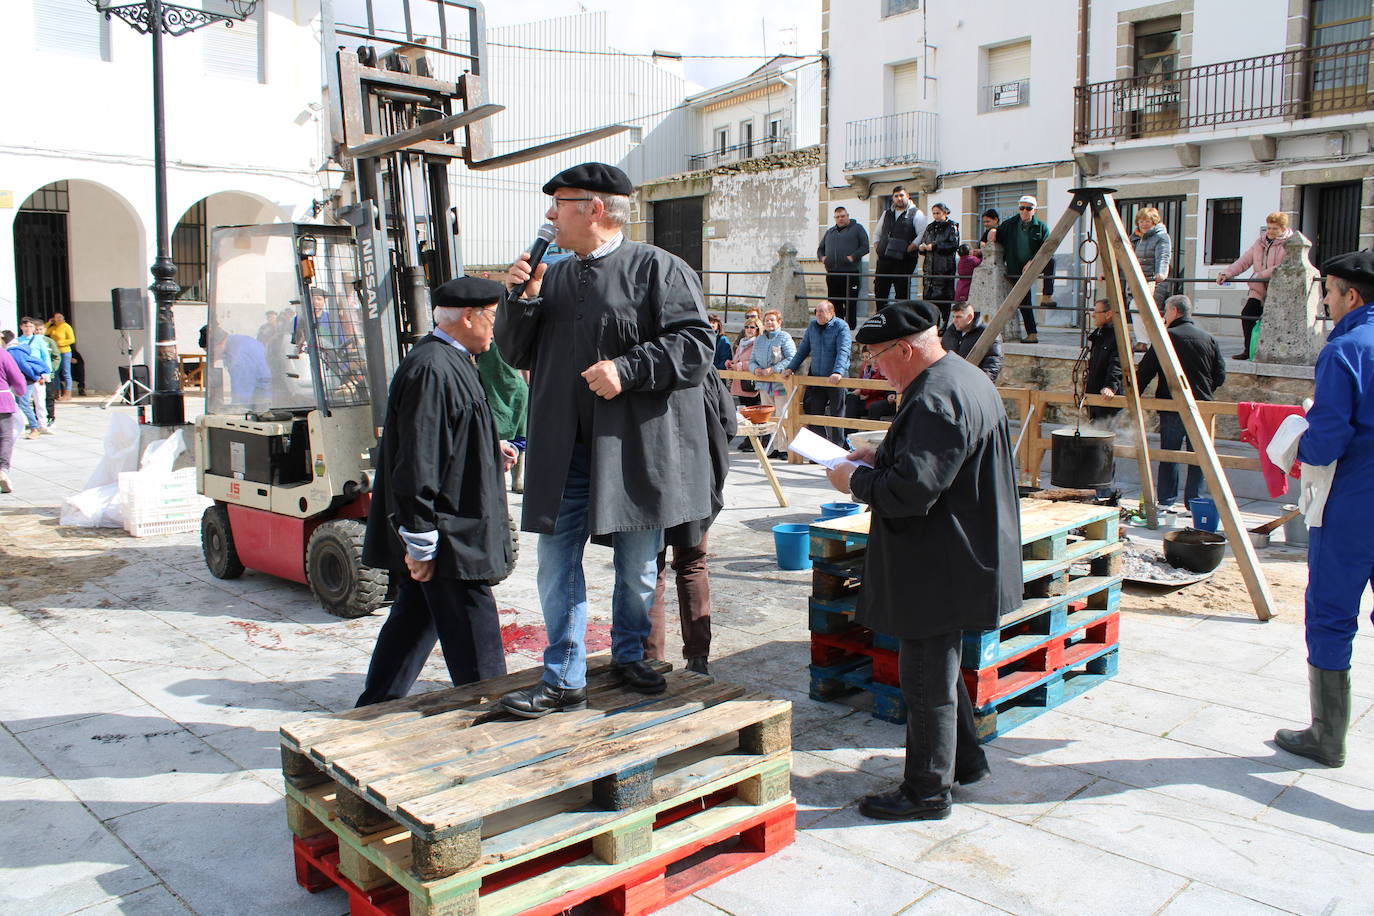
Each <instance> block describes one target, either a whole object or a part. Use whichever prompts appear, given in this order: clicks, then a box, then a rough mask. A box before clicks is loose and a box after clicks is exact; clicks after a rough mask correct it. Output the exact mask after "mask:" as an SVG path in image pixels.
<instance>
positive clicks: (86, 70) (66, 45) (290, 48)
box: [0, 0, 328, 391]
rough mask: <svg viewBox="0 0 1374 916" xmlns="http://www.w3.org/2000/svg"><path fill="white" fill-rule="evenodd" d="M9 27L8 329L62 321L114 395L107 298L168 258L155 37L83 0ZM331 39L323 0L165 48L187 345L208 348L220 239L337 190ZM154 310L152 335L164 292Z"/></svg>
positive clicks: (5, 168)
mask: <svg viewBox="0 0 1374 916" xmlns="http://www.w3.org/2000/svg"><path fill="white" fill-rule="evenodd" d="M206 8H212V7H211V6H210V3H209V2H208V0H207V7H206ZM0 24H3V28H4V31H5V34H6V35H7V36H8V38H9V46H10V50H9V53H8V54H7V56H6V60H5V63H4V64H3V71H4V74H5V76H6V77H7V78H6V80H5V82H6V85H8V86H9V87H11V91H10V94H9V96H8V99H7V102H6V118H5V122H6V130H5V132H4V136H3V138H2V139H0V327H3V328H9V329H15V328H16V322H17V319H18V317H20V316H21V314H32V315H34V316H35V317H47V316H48V315H50V314H51V313H52V312H54V311H59V312H64V313H66V315H67V317H68V318H69V320H71V321H72V324H73V326H74V327H75V329H76V334H77V349H78V350H80V351H81V354H82V356H83V358H84V359H85V361H86V368H87V378H86V384H87V386H88V387H90V388H93V389H96V390H105V391H108V390H111V389H113V388H114V387H116V386H117V385H118V375H117V371H116V370H117V367H118V366H120V365H123V364H124V361H125V357H124V356H123V355H122V354H121V352H120V339H119V335H118V333H117V332H116V331H115V330H114V327H113V320H112V317H111V315H112V308H111V304H110V290H111V288H114V287H139V288H146V287H147V286H148V285H149V284H150V282H151V277H150V276H149V273H148V268H149V265H150V264H151V263H152V261H153V258H154V257H155V254H156V252H155V250H154V249H155V232H154V226H155V209H154V199H153V169H152V82H151V80H152V75H151V63H150V40H149V38H148V37H147V36H145V35H140V34H138V33H136V32H135V31H134V30H133V29H131V28H130V27H128V26H127V25H126V24H125V23H123V22H122V21H120V20H118V19H114V20H112V21H108V22H107V21H105V20H104V19H103V18H101V17H100V15H99V14H98V13H97V12H96V11H95V9H94V8H92V6H91V5H90V4H89V3H87V2H86V0H14V2H11V3H7V4H5V5H4V7H3V10H0ZM318 32H319V4H318V2H315V0H264V2H263V3H261V4H260V5H259V9H258V10H257V12H255V13H254V14H253V17H252V18H251V19H250V20H249V21H248V22H245V23H240V24H238V25H237V26H236V27H235V28H234V29H228V28H226V27H225V26H223V25H212V26H208V27H206V28H204V29H201V30H199V31H196V32H193V33H191V34H187V35H183V36H180V37H167V38H165V43H164V67H165V73H166V93H167V94H166V99H167V152H168V213H169V220H170V222H171V224H172V225H173V226H176V227H178V228H177V231H176V232H175V234H174V244H173V249H174V257H175V260H177V261H178V264H179V272H178V277H177V280H178V282H179V283H181V284H182V286H183V293H182V298H181V299H180V300H179V304H178V306H177V309H176V311H177V329H178V337H179V343H180V345H181V349H182V350H184V351H190V352H195V351H197V350H198V349H199V348H198V347H197V346H196V339H197V335H198V333H199V330H200V327H201V325H203V324H204V321H205V305H204V296H205V276H204V271H205V264H204V260H205V258H204V251H205V247H204V243H203V238H204V236H205V234H206V233H207V232H208V231H209V229H210V228H211V227H213V226H215V225H225V224H236V223H254V222H271V221H275V220H281V219H291V218H295V217H299V216H301V215H302V214H309V212H310V205H311V202H312V201H315V200H319V199H322V198H324V197H326V196H328V190H327V189H326V188H324V187H323V186H322V184H323V183H327V182H328V179H327V178H323V177H322V176H321V174H320V171H319V170H320V168H321V166H322V163H323V159H322V153H321V150H322V149H323V148H324V142H323V141H324V136H325V135H324V128H323V126H322V124H321V121H320V108H321V85H322V80H321V76H320V74H321V69H320V66H319V60H320V54H319V38H318ZM34 74H42V76H41V91H19V87H22V86H24V85H31V86H34V88H35V90H37V89H38V86H37V84H36V81H35V77H34V76H33V75H34ZM148 304H149V311H150V317H149V320H148V321H147V322H146V324H147V326H148V327H149V328H151V327H152V322H151V309H152V301H151V295H149V297H148ZM150 333H151V332H150V331H149V332H142V333H140V332H133V333H132V334H131V335H130V336H131V342H132V343H133V345H134V347H135V352H134V362H136V363H146V362H148V361H149V360H148V359H147V358H146V356H145V353H146V346H147V344H148V340H149V337H150Z"/></svg>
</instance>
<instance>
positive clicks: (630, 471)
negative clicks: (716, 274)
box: [496, 240, 715, 535]
mask: <svg viewBox="0 0 1374 916" xmlns="http://www.w3.org/2000/svg"><path fill="white" fill-rule="evenodd" d="M540 292H541V294H542V295H540V296H539V297H538V298H535V299H521V300H515V301H511V300H509V299H508V300H506V301H504V302H503V303H502V305H501V309H500V311H499V312H498V314H497V318H496V342H497V344H498V345H499V346H500V348H501V354H502V355H503V356H504V357H505V358H506V360H507V361H508V362H510V364H511V365H513V366H515V367H516V368H519V369H528V370H530V386H531V391H530V419H529V446H528V449H527V451H526V453H525V461H526V464H527V467H526V474H525V500H524V515H523V518H522V520H521V526H520V527H521V529H522V530H524V531H534V532H538V533H540V534H551V533H553V530H554V523H555V521H556V520H557V518H558V509H559V505H560V503H561V502H562V498H563V485H564V483H565V481H566V480H567V476H568V466H569V465H570V464H571V461H572V454H573V449H574V447H576V446H577V445H578V444H581V445H582V446H583V447H584V448H586V449H587V451H588V455H589V457H590V472H591V493H590V505H589V507H588V527H589V528H590V532H591V534H593V535H602V534H610V533H613V532H616V531H637V530H645V529H651V528H671V527H672V526H674V525H680V524H682V523H683V522H690V521H695V520H697V519H704V518H707V517H709V516H710V515H711V509H712V507H711V490H712V480H711V457H710V454H709V449H708V442H709V437H708V436H707V426H706V410H705V406H704V404H703V402H702V398H703V393H702V384H701V383H702V380H703V379H704V378H705V377H706V371H707V370H708V369H710V368H711V360H712V357H713V356H714V353H715V347H714V343H715V333H714V332H713V331H712V330H711V326H710V324H708V323H707V321H706V309H705V306H704V304H703V302H702V295H701V281H700V280H699V279H698V277H697V275H696V273H695V272H694V271H693V270H692V269H691V268H690V267H688V266H687V264H686V263H685V262H684V261H683V260H682V259H681V258H678V257H676V256H675V255H672V254H669V253H668V252H666V251H664V250H663V249H661V248H655V247H654V246H652V245H645V244H642V243H640V242H631V241H628V240H627V241H624V242H622V243H621V244H620V247H618V248H617V249H615V250H614V251H612V252H611V253H610V254H608V255H606V256H605V257H601V258H596V259H594V260H585V261H584V260H581V259H579V258H576V257H573V258H566V259H564V260H562V261H558V262H557V263H555V264H553V265H551V266H550V267H549V268H548V271H547V273H545V275H544V280H543V286H542V287H541V289H540ZM603 359H609V360H613V361H614V362H615V366H616V369H617V370H618V371H619V373H620V383H621V389H622V390H621V393H620V394H619V395H617V396H616V397H614V398H612V399H610V400H606V399H604V398H599V397H597V396H596V395H594V394H592V392H591V390H590V389H589V388H588V387H587V383H586V381H585V380H584V379H583V378H582V377H581V373H582V372H583V371H585V370H586V369H587V368H588V367H589V366H591V365H592V364H593V363H595V362H597V361H599V360H603Z"/></svg>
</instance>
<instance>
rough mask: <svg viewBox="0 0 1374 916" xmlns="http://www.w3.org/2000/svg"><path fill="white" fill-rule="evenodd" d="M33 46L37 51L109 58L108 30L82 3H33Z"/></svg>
mask: <svg viewBox="0 0 1374 916" xmlns="http://www.w3.org/2000/svg"><path fill="white" fill-rule="evenodd" d="M33 31H34V46H35V47H36V48H37V49H38V50H40V51H54V52H56V53H58V54H72V55H75V56H78V57H89V58H93V59H95V60H109V59H110V27H109V23H108V22H106V21H105V17H104V16H102V15H100V14H99V13H98V12H96V10H95V7H93V6H91V5H90V4H89V3H87V2H86V0H33Z"/></svg>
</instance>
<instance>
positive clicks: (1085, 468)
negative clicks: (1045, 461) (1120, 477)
mask: <svg viewBox="0 0 1374 916" xmlns="http://www.w3.org/2000/svg"><path fill="white" fill-rule="evenodd" d="M1050 441H1051V443H1052V445H1051V451H1050V482H1051V483H1053V484H1054V485H1055V486H1056V487H1063V488H1065V489H1069V490H1087V489H1092V488H1096V487H1105V486H1108V485H1109V484H1110V483H1111V482H1112V476H1113V471H1114V469H1115V462H1114V460H1113V455H1112V446H1114V445H1115V444H1116V433H1111V432H1103V431H1102V430H1099V429H1056V430H1055V431H1054V432H1053V433H1051V434H1050Z"/></svg>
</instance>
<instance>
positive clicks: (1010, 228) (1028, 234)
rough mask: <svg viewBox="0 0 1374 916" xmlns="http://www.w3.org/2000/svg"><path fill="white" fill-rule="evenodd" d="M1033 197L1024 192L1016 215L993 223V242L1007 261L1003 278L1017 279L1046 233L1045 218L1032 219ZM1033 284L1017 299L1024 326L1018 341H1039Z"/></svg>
mask: <svg viewBox="0 0 1374 916" xmlns="http://www.w3.org/2000/svg"><path fill="white" fill-rule="evenodd" d="M1035 208H1036V202H1035V198H1034V197H1031V196H1030V195H1029V194H1027V195H1026V196H1025V197H1022V198H1021V200H1020V201H1018V202H1017V204H1016V215H1015V216H1013V217H1009V218H1008V219H1004V220H1002V224H1001V225H1000V226H998V227H997V239H996V241H997V243H998V244H999V245H1001V246H1002V255H1003V257H1005V258H1006V261H1007V278H1008V279H1010V280H1011V282H1012V283H1015V282H1016V281H1017V280H1019V279H1021V271H1022V270H1024V269H1025V267H1026V265H1027V264H1029V263H1030V262H1031V260H1032V259H1033V258H1034V257H1035V256H1036V255H1037V254H1039V253H1040V246H1041V245H1043V244H1045V239H1046V238H1048V237H1049V234H1050V227H1049V226H1047V225H1045V221H1044V220H1041V219H1036V216H1035ZM1033 289H1034V284H1031V286H1028V287H1026V298H1025V299H1023V300H1022V301H1021V323H1022V324H1024V325H1025V326H1026V336H1025V337H1022V338H1021V342H1022V343H1039V342H1040V338H1039V336H1038V335H1037V333H1036V324H1035V311H1034V310H1033V309H1032V308H1031V295H1032V291H1033Z"/></svg>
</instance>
